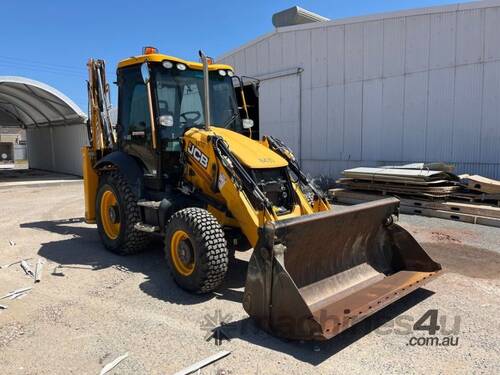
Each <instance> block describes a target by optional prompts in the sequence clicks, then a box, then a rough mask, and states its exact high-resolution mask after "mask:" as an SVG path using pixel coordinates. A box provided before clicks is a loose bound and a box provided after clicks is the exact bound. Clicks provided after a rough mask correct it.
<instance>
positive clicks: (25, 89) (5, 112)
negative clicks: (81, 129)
mask: <svg viewBox="0 0 500 375" xmlns="http://www.w3.org/2000/svg"><path fill="white" fill-rule="evenodd" d="M86 119H87V116H86V115H85V113H83V112H82V110H81V109H80V108H79V107H78V106H77V105H76V104H75V103H74V102H73V101H72V100H71V99H69V98H68V97H67V96H65V95H64V94H62V93H61V92H59V91H58V90H56V89H55V88H53V87H51V86H48V85H46V84H44V83H41V82H38V81H34V80H31V79H28V78H24V77H14V76H0V126H2V127H5V126H8V127H19V126H20V127H22V128H33V127H43V126H58V125H75V124H82V123H84V122H85V121H86Z"/></svg>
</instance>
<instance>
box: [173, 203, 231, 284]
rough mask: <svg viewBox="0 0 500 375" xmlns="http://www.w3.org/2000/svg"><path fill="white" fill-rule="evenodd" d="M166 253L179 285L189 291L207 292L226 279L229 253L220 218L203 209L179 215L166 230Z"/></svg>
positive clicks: (193, 209)
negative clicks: (218, 220)
mask: <svg viewBox="0 0 500 375" xmlns="http://www.w3.org/2000/svg"><path fill="white" fill-rule="evenodd" d="M165 252H166V258H167V260H168V263H169V265H170V269H171V271H172V275H173V277H174V280H175V281H176V283H177V284H178V285H179V286H180V287H182V288H183V289H186V290H188V291H190V292H197V293H207V292H210V291H212V290H214V289H216V288H217V287H218V286H219V285H220V284H221V283H222V281H223V280H224V276H225V275H226V272H227V265H228V250H227V246H226V240H225V238H224V231H223V230H222V228H221V226H220V224H219V223H218V222H217V219H216V218H215V217H214V216H213V215H212V214H210V213H209V212H208V211H207V210H204V209H202V208H196V207H192V208H186V209H183V210H181V211H178V212H176V213H175V214H174V215H173V216H172V217H171V219H170V221H169V222H168V224H167V227H166V231H165Z"/></svg>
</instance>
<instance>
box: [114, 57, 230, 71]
mask: <svg viewBox="0 0 500 375" xmlns="http://www.w3.org/2000/svg"><path fill="white" fill-rule="evenodd" d="M164 60H168V61H173V62H177V63H181V64H184V65H186V66H187V67H189V68H190V69H196V70H202V69H203V64H202V63H199V62H195V61H187V60H183V59H180V58H178V57H174V56H169V55H164V54H162V53H152V54H149V55H140V56H132V57H129V58H128V59H125V60H122V61H120V62H119V63H118V69H120V68H125V67H127V66H131V65H137V64H142V63H143V62H146V61H149V62H158V63H161V62H162V61H164ZM218 69H225V70H234V69H233V67H232V66H230V65H226V64H210V65H208V70H218Z"/></svg>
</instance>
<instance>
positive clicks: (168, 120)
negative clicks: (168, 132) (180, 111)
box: [158, 115, 174, 128]
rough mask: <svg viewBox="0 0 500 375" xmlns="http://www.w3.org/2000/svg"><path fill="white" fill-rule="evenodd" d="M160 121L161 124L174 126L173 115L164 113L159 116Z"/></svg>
mask: <svg viewBox="0 0 500 375" xmlns="http://www.w3.org/2000/svg"><path fill="white" fill-rule="evenodd" d="M158 123H159V124H160V126H165V127H167V128H169V127H171V126H174V117H173V116H171V115H162V116H160V117H159V118H158Z"/></svg>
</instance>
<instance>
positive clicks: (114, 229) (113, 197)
mask: <svg viewBox="0 0 500 375" xmlns="http://www.w3.org/2000/svg"><path fill="white" fill-rule="evenodd" d="M136 202H137V198H136V197H135V195H134V194H133V192H132V190H131V189H130V187H129V185H128V183H127V181H126V180H125V179H124V178H123V176H122V175H121V174H120V173H118V172H111V173H106V174H103V175H102V176H101V178H100V186H99V190H98V192H97V199H96V222H97V229H98V231H99V235H100V236H101V240H102V242H103V244H104V246H105V247H106V249H108V250H110V251H112V252H114V253H117V254H121V255H125V254H134V253H137V252H139V251H141V250H143V249H144V247H145V246H146V245H147V242H148V240H149V237H148V235H147V233H144V232H140V231H138V230H136V229H135V228H134V225H135V224H136V223H137V222H139V221H141V219H140V212H139V208H138V207H137V203H136Z"/></svg>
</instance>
